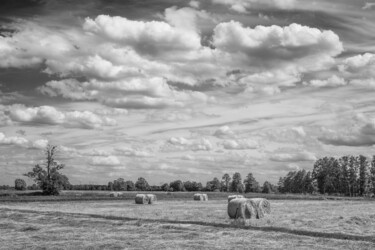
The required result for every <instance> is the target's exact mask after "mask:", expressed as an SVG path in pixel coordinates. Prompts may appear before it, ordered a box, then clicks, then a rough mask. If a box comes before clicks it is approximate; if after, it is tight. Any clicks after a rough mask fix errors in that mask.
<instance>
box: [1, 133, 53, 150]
mask: <svg viewBox="0 0 375 250" xmlns="http://www.w3.org/2000/svg"><path fill="white" fill-rule="evenodd" d="M1 144H2V145H14V146H19V147H23V148H28V149H45V148H46V147H47V145H48V140H46V139H38V140H35V141H30V140H28V139H26V138H24V137H20V136H6V135H5V134H4V133H2V132H0V145H1Z"/></svg>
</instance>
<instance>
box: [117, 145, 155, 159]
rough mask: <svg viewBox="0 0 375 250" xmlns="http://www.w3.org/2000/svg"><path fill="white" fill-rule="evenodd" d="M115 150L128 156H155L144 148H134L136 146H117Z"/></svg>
mask: <svg viewBox="0 0 375 250" xmlns="http://www.w3.org/2000/svg"><path fill="white" fill-rule="evenodd" d="M115 151H116V153H118V154H120V155H124V156H128V157H139V158H146V157H152V156H153V154H152V153H150V152H148V151H144V150H140V149H134V148H130V147H120V148H116V149H115Z"/></svg>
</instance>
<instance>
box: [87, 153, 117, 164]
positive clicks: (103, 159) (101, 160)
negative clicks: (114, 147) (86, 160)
mask: <svg viewBox="0 0 375 250" xmlns="http://www.w3.org/2000/svg"><path fill="white" fill-rule="evenodd" d="M90 164H91V165H94V166H118V165H120V164H121V163H120V160H119V159H118V158H117V157H116V156H113V155H110V156H95V157H93V158H92V159H91V160H90Z"/></svg>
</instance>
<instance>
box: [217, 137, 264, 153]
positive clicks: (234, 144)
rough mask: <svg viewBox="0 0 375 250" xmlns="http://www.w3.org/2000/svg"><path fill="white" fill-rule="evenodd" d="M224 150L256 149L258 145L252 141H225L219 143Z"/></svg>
mask: <svg viewBox="0 0 375 250" xmlns="http://www.w3.org/2000/svg"><path fill="white" fill-rule="evenodd" d="M220 144H221V145H223V147H224V148H225V149H228V150H244V149H257V148H259V143H258V142H257V141H254V140H249V139H248V140H225V141H223V142H221V143H220Z"/></svg>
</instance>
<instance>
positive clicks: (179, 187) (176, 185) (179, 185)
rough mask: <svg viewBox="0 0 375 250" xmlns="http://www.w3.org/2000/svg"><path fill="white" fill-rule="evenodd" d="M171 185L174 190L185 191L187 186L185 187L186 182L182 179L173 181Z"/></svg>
mask: <svg viewBox="0 0 375 250" xmlns="http://www.w3.org/2000/svg"><path fill="white" fill-rule="evenodd" d="M169 187H170V188H173V191H174V192H181V191H184V190H185V188H184V184H183V183H182V181H180V180H177V181H173V182H171V183H170V184H169Z"/></svg>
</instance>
